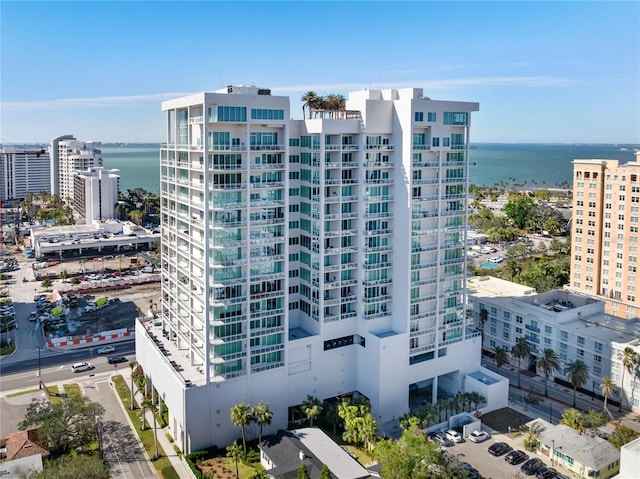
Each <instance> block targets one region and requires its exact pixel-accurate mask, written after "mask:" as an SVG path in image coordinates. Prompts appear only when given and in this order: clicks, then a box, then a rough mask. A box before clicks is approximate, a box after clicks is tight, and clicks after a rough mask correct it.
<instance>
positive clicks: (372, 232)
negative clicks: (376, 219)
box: [364, 228, 393, 236]
mask: <svg viewBox="0 0 640 479" xmlns="http://www.w3.org/2000/svg"><path fill="white" fill-rule="evenodd" d="M392 233H393V229H391V228H386V229H380V230H365V232H364V234H365V235H367V236H377V235H390V234H392Z"/></svg>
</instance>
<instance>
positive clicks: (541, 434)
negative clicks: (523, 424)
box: [527, 419, 637, 479]
mask: <svg viewBox="0 0 640 479" xmlns="http://www.w3.org/2000/svg"><path fill="white" fill-rule="evenodd" d="M527 426H529V427H530V428H531V427H533V428H536V429H537V431H538V453H539V454H542V455H545V456H547V457H549V458H550V460H551V464H552V466H562V467H564V468H565V469H567V470H568V471H570V472H571V473H572V475H573V476H574V477H581V478H584V479H589V478H592V477H597V478H599V479H607V478H608V477H612V476H615V475H616V474H617V473H618V470H619V469H620V451H618V450H617V449H616V447H615V446H614V445H613V444H611V443H610V442H609V441H607V440H606V439H602V438H601V437H598V436H591V435H589V434H582V433H580V432H578V431H576V430H575V429H572V428H570V427H569V426H565V425H564V424H558V425H553V424H551V423H549V422H547V421H545V420H543V419H535V420H534V421H531V422H529V423H527ZM636 471H637V468H636ZM636 477H637V474H636Z"/></svg>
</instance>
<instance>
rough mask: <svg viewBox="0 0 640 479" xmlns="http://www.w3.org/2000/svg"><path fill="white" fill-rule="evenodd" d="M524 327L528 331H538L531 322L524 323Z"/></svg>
mask: <svg viewBox="0 0 640 479" xmlns="http://www.w3.org/2000/svg"><path fill="white" fill-rule="evenodd" d="M524 327H525V328H526V329H528V330H529V331H533V332H534V333H539V332H540V328H538V327H536V326H533V325H531V324H525V325H524Z"/></svg>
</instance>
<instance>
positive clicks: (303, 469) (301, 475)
mask: <svg viewBox="0 0 640 479" xmlns="http://www.w3.org/2000/svg"><path fill="white" fill-rule="evenodd" d="M297 477H298V479H311V476H309V471H308V470H307V466H305V464H304V462H301V463H300V467H299V468H298V476H297Z"/></svg>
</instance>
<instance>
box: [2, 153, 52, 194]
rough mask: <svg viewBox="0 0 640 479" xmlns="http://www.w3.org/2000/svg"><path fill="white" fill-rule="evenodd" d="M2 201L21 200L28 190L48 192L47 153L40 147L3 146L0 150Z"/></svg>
mask: <svg viewBox="0 0 640 479" xmlns="http://www.w3.org/2000/svg"><path fill="white" fill-rule="evenodd" d="M0 170H1V173H2V177H1V182H2V184H0V190H1V191H2V201H7V200H22V199H24V197H25V195H26V194H27V192H28V191H30V192H32V193H34V194H38V193H40V192H41V191H46V192H47V193H48V192H50V191H51V190H50V189H49V188H50V181H51V175H50V171H49V154H48V153H47V152H46V150H43V149H41V148H39V147H38V148H24V147H17V146H4V147H2V151H0Z"/></svg>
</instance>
